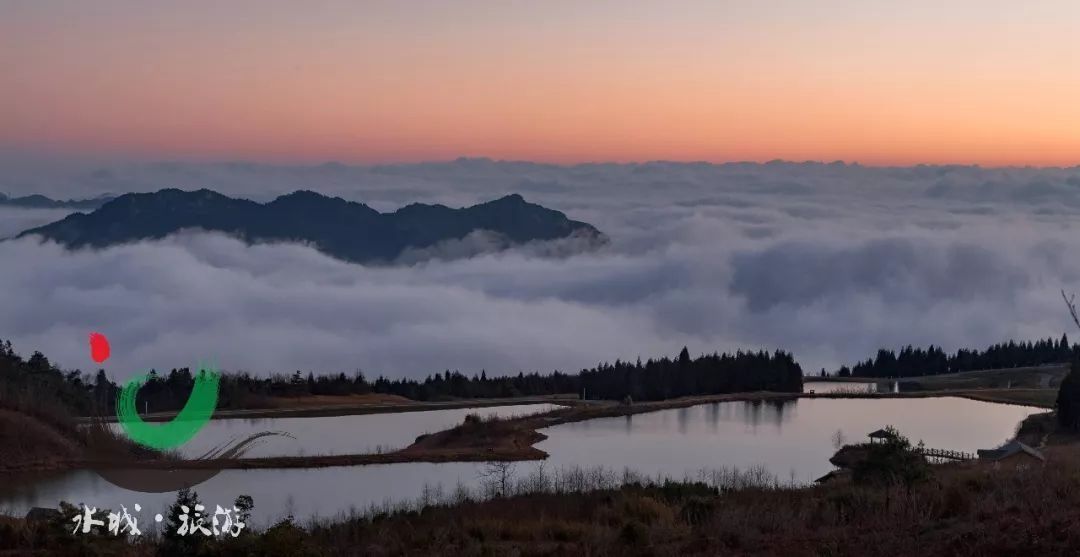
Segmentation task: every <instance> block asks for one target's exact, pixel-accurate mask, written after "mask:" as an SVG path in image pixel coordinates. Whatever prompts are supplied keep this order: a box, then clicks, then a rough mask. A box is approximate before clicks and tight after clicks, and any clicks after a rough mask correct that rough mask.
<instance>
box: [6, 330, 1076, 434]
mask: <svg viewBox="0 0 1080 557" xmlns="http://www.w3.org/2000/svg"><path fill="white" fill-rule="evenodd" d="M1074 356H1075V357H1080V345H1075V346H1074V345H1070V344H1069V340H1068V337H1066V336H1062V337H1061V339H1060V340H1057V341H1055V340H1053V339H1043V340H1038V341H1034V342H1014V341H1009V342H1007V343H999V344H995V345H993V346H990V347H989V348H987V349H985V350H971V349H960V350H957V351H956V352H955V353H953V354H951V355H950V354H946V353H945V352H944V350H942V349H941V348H940V347H937V346H933V345H931V346H930V347H928V348H915V347H912V346H907V347H904V348H903V349H901V350H900V351H899V352H893V351H891V350H885V349H883V350H879V351H878V353H877V354H876V355H875V356H874V357H873V358H869V359H867V360H865V361H862V362H859V363H857V364H855V365H853V366H850V367H848V366H843V367H841V368H840V369H839V370H838V371H836V372H835V374H836V375H840V376H862V377H912V376H922V375H935V374H940V373H954V372H959V371H970V370H978V369H999V368H1009V367H1020V366H1035V365H1041V364H1049V363H1059V362H1070V361H1072V360H1073V358H1074ZM822 373H823V374H824V373H825V372H824V370H822ZM802 377H803V373H802V368H801V367H800V366H799V364H798V363H797V362H796V361H795V359H794V357H793V356H792V355H791V354H790V353H788V352H783V351H776V352H771V353H770V352H766V351H757V352H742V351H739V352H735V353H730V354H729V353H724V354H718V353H713V354H706V355H702V356H699V357H697V358H691V357H690V354H689V351H688V350H687V349H686V348H683V350H682V351H681V352H680V354H679V355H678V356H677V357H675V358H669V357H662V358H659V359H649V360H647V361H645V362H642V361H641V360H640V359H638V360H637V361H636V362H624V361H621V360H616V361H615V362H614V363H600V364H598V365H597V366H596V367H593V368H588V369H583V370H581V371H580V372H578V373H563V372H560V371H555V372H552V373H549V374H541V373H539V372H532V373H523V372H519V373H518V374H517V375H505V376H494V377H492V376H488V374H487V372H486V371H481V372H480V373H479V374H474V375H471V376H469V375H465V374H463V373H461V372H460V371H450V370H446V371H444V372H441V373H435V374H433V375H429V376H428V377H426V378H424V379H422V380H417V379H407V378H401V379H389V378H386V377H383V376H379V377H378V378H376V379H374V380H370V379H368V377H366V376H365V375H364V373H362V372H361V371H357V372H355V373H353V374H351V375H347V374H345V373H339V374H335V375H315V374H314V373H312V372H308V373H303V372H301V371H295V372H294V373H292V374H289V375H282V374H277V375H272V376H269V377H265V376H262V377H257V376H252V375H251V374H248V373H224V374H222V377H221V381H220V390H219V403H218V407H219V408H221V409H234V408H258V407H260V406H263V405H270V404H271V402H272V401H271V399H272V398H274V397H299V396H309V395H350V394H368V393H377V394H387V395H398V396H402V397H405V398H408V399H412V400H419V401H437V400H452V399H458V398H503V397H507V398H508V397H518V396H542V395H554V394H565V393H577V394H579V395H581V396H584V397H586V398H590V399H609V400H621V399H625V398H627V397H629V398H630V399H632V400H660V399H665V398H672V397H679V396H692V395H708V394H721V393H731V392H740V391H756V390H768V391H783V392H797V391H799V390H801V388H802ZM194 381H195V377H194V375H193V373H192V372H191V370H190V369H188V368H177V369H172V370H170V371H169V372H167V373H159V372H157V371H151V372H150V379H149V381H148V382H147V383H146V384H145V385H144V386H143V387H142V388H141V389H140V390H139V392H138V395H137V397H136V404H137V407H138V408H139V409H140V410H144V409H147V410H150V411H151V412H158V411H169V410H177V409H179V408H181V407H182V406H183V404H184V403H185V402H186V401H187V398H188V396H189V394H190V392H191V389H192V386H193V385H194ZM118 390H119V387H118V385H117V384H116V383H114V382H112V381H111V380H110V379H109V378H108V377H107V376H106V374H105V372H104V371H103V370H98V371H97V372H96V373H94V374H84V373H82V372H81V371H79V370H73V371H62V370H60V369H59V368H57V367H56V366H55V365H53V364H52V363H51V362H50V361H49V360H48V358H47V357H45V356H44V355H43V354H41V353H40V352H35V353H34V354H33V355H31V356H30V357H29V358H28V359H25V360H24V359H23V358H22V357H20V356H19V355H18V354H16V353H15V351H14V349H13V348H12V346H11V342H10V341H8V342H0V400H3V401H6V402H7V404H5V405H4V406H7V407H11V406H13V405H14V404H16V402H18V401H21V402H18V404H19V405H20V408H21V407H31V406H35V405H36V406H41V407H47V406H49V404H53V405H59V406H63V407H66V408H68V409H70V413H75V414H77V415H89V414H93V413H109V412H111V411H112V410H113V405H114V404H115V400H116V393H117V392H118ZM39 413H44V412H43V411H42V412H39Z"/></svg>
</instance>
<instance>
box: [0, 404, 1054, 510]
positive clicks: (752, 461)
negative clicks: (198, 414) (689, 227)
mask: <svg viewBox="0 0 1080 557" xmlns="http://www.w3.org/2000/svg"><path fill="white" fill-rule="evenodd" d="M490 410H491V409H490V408H487V409H479V411H481V412H483V411H490ZM519 410H520V408H519ZM469 411H470V410H463V412H464V413H468V412H469ZM472 411H476V410H472ZM1044 411H1045V410H1044V409H1041V408H1035V407H1025V406H1014V405H1003V404H994V403H989V402H981V401H973V400H968V399H962V398H953V397H943V398H907V399H827V398H814V399H800V400H793V401H788V402H784V403H776V402H769V403H765V402H757V403H753V402H722V403H714V404H703V405H699V406H693V407H689V408H682V409H673V410H662V411H657V412H650V413H645V414H638V415H635V416H630V417H618V418H600V419H595V420H589V421H584V422H576V423H569V424H562V425H559V426H555V427H550V428H546V429H544V430H542V431H543V432H544V433H545V434H547V435H548V439H547V440H545V441H543V442H541V443H540V444H539V445H538V447H539V448H540V449H542V450H544V451H546V452H548V453H549V454H550V455H551V456H550V458H549V459H548V460H547V461H546V464H545V466H546V467H547V469H548V470H549V471H550V470H553V469H558V468H562V467H569V466H582V467H596V466H602V467H605V468H608V469H613V470H617V471H618V470H623V469H624V468H626V467H629V468H631V469H633V470H635V471H637V472H640V473H642V474H646V475H650V476H656V475H664V476H668V477H674V478H683V477H684V476H687V475H690V476H693V475H695V474H696V473H697V471H698V470H701V469H719V468H730V467H739V468H748V467H751V466H755V465H763V466H764V467H766V468H767V469H768V470H770V471H771V472H773V473H774V474H776V475H778V476H780V478H781V479H782V480H784V481H787V480H789V479H794V480H795V481H797V482H799V483H809V482H811V481H813V480H814V479H815V478H817V477H819V476H821V475H823V474H825V473H826V472H828V471H829V470H830V469H832V466H831V465H830V464H829V462H828V458H829V457H830V456H832V454H833V452H834V447H833V443H832V437H833V435H834V434H835V432H836V431H837V430H840V431H841V432H842V434H843V436H844V437H845V438H846V439H847V440H848V441H849V442H853V441H859V440H862V439H865V436H866V434H867V433H869V432H871V431H874V430H876V429H878V428H880V427H883V426H885V425H892V426H895V427H896V428H897V429H899V430H900V432H901V433H903V434H904V435H907V436H908V437H910V438H911V440H912V442H913V443H915V442H918V441H919V440H923V441H924V442H925V443H926V446H927V447H932V448H942V449H952V450H961V451H967V452H974V451H975V450H977V449H985V448H991V447H995V446H997V445H1000V444H1001V443H1004V442H1005V441H1007V440H1008V439H1009V438H1011V437H1012V435H1013V434H1014V432H1015V429H1016V427H1017V425H1018V424H1019V422H1020V421H1021V420H1022V419H1023V418H1025V417H1026V416H1028V415H1029V414H1032V413H1037V412H1044ZM409 416H410V414H407V413H406V414H385V415H367V416H342V417H322V418H297V419H298V420H305V421H306V423H304V427H305V428H310V429H305V430H304V431H316V432H319V433H318V435H319V436H320V437H321V439H320V440H319V441H318V444H317V445H308V447H312V448H314V447H318V449H317V450H321V451H336V452H346V451H347V450H348V449H347V447H355V446H358V445H357V441H356V440H355V439H353V437H355V436H353V435H349V434H348V432H349V431H350V429H349V427H350V426H348V425H343V424H349V423H351V418H372V417H379V418H389V419H391V422H387V423H392V422H393V420H394V419H406V420H407V419H408V417H409ZM462 416H464V414H462ZM262 427H263V426H262V425H260V426H258V428H262ZM390 427H397V426H390ZM258 428H256V429H258ZM401 431H402V432H406V431H407V432H408V435H410V436H411V437H409V438H408V439H402V440H400V441H397V442H394V441H393V440H390V439H387V444H390V445H393V446H402V445H407V444H408V443H409V442H411V441H412V437H415V435H414V433H415V432H416V429H415V427H412V425H411V424H410V425H409V426H401ZM324 432H325V433H324ZM403 434H404V433H403ZM416 434H417V435H418V433H416ZM305 437H306V436H305ZM298 440H299V439H298ZM311 450H314V449H311ZM535 466H536V463H532V462H523V463H518V465H517V473H518V474H519V475H525V474H527V473H528V472H529V471H530V470H532V469H534V468H535ZM481 467H482V465H479V464H473V463H444V464H431V463H405V464H385V465H371V466H353V467H333V468H316V469H275V470H266V469H262V470H226V471H223V472H222V473H221V474H219V475H218V476H216V477H214V478H212V479H210V480H209V481H207V482H205V483H203V484H200V485H199V486H197V487H196V488H195V489H196V491H197V492H198V493H199V494H200V496H201V498H202V499H203V502H204V504H207V505H208V506H209V507H210V508H213V506H212V505H216V504H221V505H223V506H225V505H227V504H230V503H231V502H232V501H233V499H234V498H235V497H236V496H237V495H241V494H248V495H251V496H252V497H253V498H254V501H255V512H254V519H255V520H254V522H255V524H256V525H261V526H265V525H267V524H269V523H270V522H272V521H274V520H276V519H279V518H281V517H284V516H286V515H288V514H292V515H294V516H296V517H297V518H298V519H308V518H312V517H324V518H326V517H335V516H338V515H340V514H343V513H347V512H349V510H350V509H351V508H352V509H357V510H364V509H366V508H367V507H368V506H369V505H372V504H378V503H381V502H401V501H413V500H416V499H417V498H418V497H420V496H421V495H422V493H423V492H424V490H425V486H428V487H429V488H430V487H433V486H438V487H440V488H441V489H442V490H443V491H444V492H451V491H453V490H454V489H455V486H457V485H459V484H460V485H462V486H466V487H470V488H474V489H475V488H477V486H478V485H479V483H480V480H479V478H478V473H479V471H480V470H481ZM4 484H5V485H3V486H0V512H8V513H11V514H16V515H21V514H22V513H25V512H26V510H28V509H29V508H30V507H33V506H47V507H53V506H55V505H56V503H57V501H58V500H60V499H64V500H67V501H71V502H80V501H82V502H86V503H87V504H90V505H92V506H97V507H99V508H104V507H112V508H118V507H119V505H120V504H124V505H126V506H128V507H129V508H131V507H132V505H134V504H135V503H139V504H140V505H141V506H142V507H143V511H142V513H140V516H142V517H143V518H144V519H145V520H147V521H148V522H149V523H151V524H152V523H153V515H154V513H155V512H164V509H165V508H166V507H167V506H168V504H169V503H170V502H171V501H172V500H173V499H174V497H175V496H174V494H146V493H136V492H130V491H127V490H123V489H120V488H117V487H115V486H113V485H111V484H109V483H108V482H106V481H104V480H102V479H101V478H99V477H98V476H97V474H95V473H94V472H92V471H71V472H63V473H58V474H51V475H40V474H38V475H20V476H18V477H14V478H5V481H4ZM142 523H143V521H140V524H142Z"/></svg>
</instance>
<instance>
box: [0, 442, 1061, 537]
mask: <svg viewBox="0 0 1080 557" xmlns="http://www.w3.org/2000/svg"><path fill="white" fill-rule="evenodd" d="M1048 454H1049V458H1048V461H1047V464H1046V465H1045V467H1038V468H1029V469H1015V468H1008V467H1001V468H993V467H989V466H979V465H974V466H971V465H941V466H935V467H933V468H932V470H933V472H932V474H931V475H930V476H928V477H927V478H926V479H925V481H921V482H917V483H913V484H911V485H910V486H906V485H905V484H904V483H903V482H902V481H890V480H887V479H884V478H883V481H873V482H865V483H859V482H846V481H838V482H835V483H830V484H826V485H821V486H815V487H810V488H802V487H796V486H792V485H789V484H785V483H783V482H780V481H778V480H777V479H776V478H775V477H774V476H771V475H769V474H768V473H765V472H763V471H760V470H748V471H744V472H738V471H732V470H720V471H715V472H703V473H701V474H699V475H697V476H696V477H690V478H685V479H684V480H682V481H670V480H648V479H645V478H641V477H639V476H636V475H634V474H631V473H622V474H618V473H613V472H611V471H605V470H581V469H570V470H561V471H553V472H548V471H545V470H544V469H543V468H542V467H540V466H537V467H535V468H533V469H532V470H531V471H529V472H524V473H521V474H516V475H514V476H513V477H512V478H510V479H507V480H506V481H505V482H504V481H503V478H502V477H501V472H500V471H499V470H497V469H495V470H494V472H493V477H494V478H495V479H494V481H495V482H496V483H498V484H505V485H507V486H510V487H508V488H507V489H506V490H505V491H504V492H500V493H499V496H495V497H491V498H486V497H485V496H484V494H483V493H474V492H471V491H470V490H467V489H464V488H459V489H457V490H453V491H452V492H449V493H435V492H430V491H425V495H424V497H422V498H421V499H420V500H418V501H416V502H415V504H413V505H403V506H400V507H396V508H388V507H380V508H373V509H371V510H369V511H368V512H364V513H360V514H356V515H353V516H350V517H342V518H339V519H337V520H334V521H331V522H325V521H323V522H316V523H311V524H299V523H297V522H296V521H295V520H293V519H291V518H287V519H285V520H283V521H281V522H279V523H277V524H274V525H272V526H271V527H269V528H266V529H263V530H261V531H255V532H242V533H241V535H240V537H238V538H235V539H233V538H223V539H216V540H203V541H202V544H201V546H200V547H199V549H198V552H197V553H186V554H187V555H204V556H206V555H357V554H365V555H400V554H416V555H430V554H452V555H523V556H530V555H716V554H723V555H729V554H739V555H785V556H786V555H833V556H847V555H851V556H855V555H858V556H862V555H928V556H936V555H950V556H951V555H959V556H985V555H1071V554H1073V553H1074V552H1075V548H1076V547H1078V546H1080V530H1077V529H1076V528H1075V527H1074V525H1075V524H1076V523H1077V521H1080V465H1078V464H1080V451H1078V450H1077V448H1076V447H1074V446H1069V447H1055V448H1052V449H1048ZM65 532H70V526H69V525H68V524H67V522H66V521H61V520H57V521H56V522H55V523H52V524H44V523H42V524H35V523H27V522H26V521H23V520H8V521H6V522H3V523H0V551H3V550H6V549H19V550H23V551H27V552H30V551H40V552H46V553H47V554H50V555H53V554H55V555H65V554H68V555H77V554H88V555H92V554H98V555H104V554H109V555H168V554H170V553H167V552H168V551H170V544H171V543H172V542H170V541H169V540H168V539H166V538H163V537H162V536H157V537H154V536H145V537H143V538H142V539H141V540H139V541H135V542H133V543H130V544H126V545H124V544H118V540H117V539H116V538H113V537H112V536H108V535H79V536H70V535H67V534H66V533H65ZM59 540H63V541H62V542H61V541H59Z"/></svg>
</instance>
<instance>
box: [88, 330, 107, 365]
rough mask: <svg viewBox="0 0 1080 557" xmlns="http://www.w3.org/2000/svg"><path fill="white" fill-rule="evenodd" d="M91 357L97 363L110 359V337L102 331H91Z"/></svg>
mask: <svg viewBox="0 0 1080 557" xmlns="http://www.w3.org/2000/svg"><path fill="white" fill-rule="evenodd" d="M90 358H91V359H93V360H94V361H95V362H97V363H99V364H100V363H102V362H104V361H105V360H108V359H109V339H107V338H105V335H103V334H101V333H90Z"/></svg>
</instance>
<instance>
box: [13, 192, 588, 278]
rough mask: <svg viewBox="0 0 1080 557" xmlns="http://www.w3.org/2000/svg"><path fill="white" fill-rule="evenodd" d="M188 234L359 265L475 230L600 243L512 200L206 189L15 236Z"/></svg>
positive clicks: (74, 244) (82, 241)
mask: <svg viewBox="0 0 1080 557" xmlns="http://www.w3.org/2000/svg"><path fill="white" fill-rule="evenodd" d="M188 228H195V229H203V230H208V231H217V232H224V233H226V234H230V235H233V236H236V237H238V238H241V239H243V240H245V241H247V242H274V241H299V242H306V243H310V244H311V245H313V246H314V247H316V248H317V249H318V250H320V251H322V252H324V253H326V254H328V255H331V256H333V257H337V258H339V259H344V260H346V261H353V262H360V263H369V262H371V263H378V262H383V263H385V262H391V261H393V260H394V259H395V258H397V257H398V256H399V255H401V253H402V252H403V251H404V250H406V249H407V248H427V247H431V246H434V245H435V244H438V243H439V242H442V241H445V240H456V239H461V238H464V237H465V236H467V235H469V234H470V233H473V232H477V231H488V232H490V233H493V234H495V235H497V236H498V237H499V238H500V240H502V242H501V243H502V244H503V245H515V244H522V243H525V242H530V241H533V240H554V239H559V238H568V237H571V236H574V237H580V238H583V239H585V240H586V241H587V242H588V243H598V242H603V241H604V236H603V234H601V233H600V232H599V231H598V230H596V228H594V227H592V226H591V225H589V224H585V223H582V222H576V221H572V220H569V219H567V218H566V215H564V214H562V213H560V212H559V211H553V210H551V209H547V208H544V207H541V206H539V205H534V204H532V203H528V202H526V201H525V200H524V199H523V198H522V197H521V196H520V195H517V194H514V195H508V196H506V197H503V198H500V199H496V200H494V201H489V202H487V203H482V204H479V205H474V206H472V207H466V208H462V209H451V208H449V207H445V206H443V205H422V204H412V205H409V206H407V207H403V208H401V209H399V210H398V211H396V212H393V213H379V212H378V211H376V210H374V209H372V208H371V207H368V206H367V205H364V204H362V203H355V202H352V201H345V200H344V199H341V198H338V197H326V196H324V195H321V194H318V193H315V192H311V191H297V192H294V193H290V194H288V195H283V196H281V197H279V198H277V199H275V200H273V201H271V202H269V203H265V204H263V203H256V202H254V201H250V200H246V199H234V198H231V197H227V196H225V195H222V194H220V193H217V192H214V191H211V190H207V189H202V190H198V191H182V190H178V189H165V190H161V191H158V192H154V193H131V194H126V195H121V196H119V197H117V198H115V199H113V200H111V201H109V202H107V203H105V204H104V205H102V206H101V207H100V208H99V209H97V210H96V211H93V212H91V213H85V214H84V213H76V214H73V215H69V216H67V217H66V218H64V219H62V220H59V221H56V222H54V223H52V224H47V225H45V226H41V227H38V228H33V229H30V230H27V231H25V232H23V233H21V234H19V237H23V236H27V235H31V234H36V235H40V236H42V237H44V238H46V239H50V240H55V241H57V242H59V243H61V244H63V245H65V246H67V247H71V248H79V247H105V246H110V245H115V244H121V243H126V242H133V241H138V240H144V239H156V238H164V237H166V236H168V235H169V234H173V233H175V232H177V231H179V230H182V229H188Z"/></svg>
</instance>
